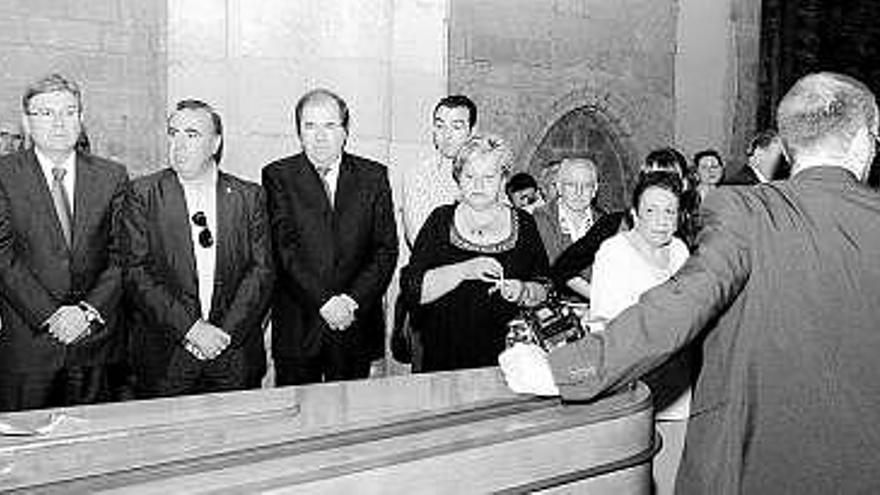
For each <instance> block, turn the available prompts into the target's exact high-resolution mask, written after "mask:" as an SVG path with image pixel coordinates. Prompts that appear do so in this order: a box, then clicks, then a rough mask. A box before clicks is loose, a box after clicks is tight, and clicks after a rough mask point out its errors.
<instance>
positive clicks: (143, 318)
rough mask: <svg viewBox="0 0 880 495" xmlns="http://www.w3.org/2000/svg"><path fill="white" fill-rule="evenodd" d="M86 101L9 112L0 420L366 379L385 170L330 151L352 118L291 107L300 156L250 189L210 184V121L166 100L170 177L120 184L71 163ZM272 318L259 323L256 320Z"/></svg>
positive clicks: (117, 173)
mask: <svg viewBox="0 0 880 495" xmlns="http://www.w3.org/2000/svg"><path fill="white" fill-rule="evenodd" d="M82 101H83V97H82V93H81V90H80V88H79V86H78V85H77V84H76V83H75V82H74V81H72V80H70V79H67V78H65V77H63V76H61V75H58V74H52V75H50V76H47V77H45V78H42V79H40V80H38V81H36V82H34V83H33V84H32V85H30V86H29V87H28V88H27V89H26V91H25V93H24V96H23V98H22V115H23V117H22V121H23V126H24V130H25V132H26V134H27V136H28V137H29V139H30V140H31V142H32V146H30V147H29V148H28V149H26V150H21V151H18V152H15V153H12V154H9V155H6V156H3V157H2V158H0V322H2V327H0V411H15V410H22V409H31V408H40V407H51V406H65V405H76V404H88V403H95V402H102V401H109V400H120V399H127V398H133V397H138V398H150V397H160V396H172V395H178V394H188V393H197V392H213V391H225V390H235V389H244V388H254V387H259V386H260V384H261V381H262V380H263V377H264V375H265V373H266V368H267V363H266V353H265V345H264V329H265V328H266V322H267V321H268V319H269V318H271V321H272V324H273V328H274V332H273V333H272V336H273V339H272V343H271V348H272V356H273V360H274V366H275V383H276V384H278V385H289V384H303V383H312V382H319V381H325V380H342V379H355V378H366V377H367V376H368V375H369V372H370V363H371V361H372V360H374V359H376V358H378V357H381V356H382V355H383V352H384V336H385V332H384V328H385V325H384V317H383V311H382V309H383V308H382V299H383V295H384V293H385V291H386V288H387V286H388V284H389V281H390V280H391V276H392V274H393V272H394V270H395V267H396V262H397V252H398V239H397V227H396V223H395V216H394V215H395V214H394V210H393V206H392V204H393V203H392V194H391V188H390V185H389V180H388V177H387V172H386V169H385V167H384V166H382V165H380V164H378V163H375V162H372V161H370V160H367V159H364V158H360V157H357V156H354V155H351V154H348V153H346V152H345V151H344V147H345V141H346V138H347V136H348V122H349V113H348V108H347V106H346V103H345V101H344V100H343V99H342V98H340V97H339V96H338V95H336V94H334V93H332V92H330V91H327V90H321V89H319V90H314V91H310V92H308V93H307V94H305V95H303V96H302V98H301V99H300V100H299V102H298V103H297V105H296V108H295V111H294V114H295V126H296V131H297V135H298V136H299V138H300V141H301V143H302V148H303V151H302V152H301V153H299V154H297V155H294V156H291V157H286V158H283V159H281V160H278V161H277V162H274V163H271V164H269V165H267V166H266V167H264V168H263V185H262V186H261V185H259V184H256V183H252V182H249V181H246V180H243V179H240V178H238V177H235V176H233V175H232V174H229V173H227V172H225V171H224V170H222V169H221V168H220V163H221V160H222V158H223V146H224V140H223V122H222V119H221V117H220V115H219V113H217V112H216V111H215V110H214V109H213V108H212V107H211V106H210V105H209V104H208V103H206V102H203V101H200V100H195V99H187V100H182V101H179V102H178V103H177V104H176V105H175V107H174V108H173V109H172V112H171V115H170V116H169V118H168V121H167V139H168V167H167V168H164V169H162V170H159V171H157V172H155V173H152V174H149V175H146V176H143V177H140V178H137V179H134V180H131V179H130V178H129V175H128V173H127V171H126V169H125V167H124V166H122V165H120V164H117V163H114V162H111V161H109V160H105V159H102V158H99V157H97V156H94V155H92V154H89V153H87V152H86V151H84V150H83V149H82V147H81V145H80V144H77V143H81V142H82V135H83V131H82V121H83V112H84V109H83V105H82ZM270 308H271V316H269V315H270Z"/></svg>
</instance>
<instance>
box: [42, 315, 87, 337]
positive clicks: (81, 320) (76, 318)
mask: <svg viewBox="0 0 880 495" xmlns="http://www.w3.org/2000/svg"><path fill="white" fill-rule="evenodd" d="M46 325H48V327H49V334H50V335H52V336H53V337H55V338H56V339H58V341H59V342H61V343H62V344H64V345H69V344H71V343H73V342H74V341H75V340H77V339H78V338H80V337H81V336H84V335H85V334H87V333H88V331H89V322H88V320H87V319H86V314H85V312H84V311H83V310H82V309H80V308H79V306H61V307H60V308H58V309H57V310H55V312H54V313H52V316H50V317H49V319H48V320H46Z"/></svg>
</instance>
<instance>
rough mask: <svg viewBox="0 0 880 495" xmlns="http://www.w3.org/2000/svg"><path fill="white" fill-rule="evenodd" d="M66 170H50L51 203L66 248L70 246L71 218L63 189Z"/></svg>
mask: <svg viewBox="0 0 880 495" xmlns="http://www.w3.org/2000/svg"><path fill="white" fill-rule="evenodd" d="M66 174H67V169H64V168H61V167H54V168H52V190H51V193H52V203H53V204H54V205H55V213H56V214H57V215H58V221H59V222H60V223H61V233H62V234H64V240H65V241H66V242H67V245H68V247H69V246H71V245H72V240H73V239H72V237H71V236H72V233H71V231H70V219H71V217H72V216H73V215H72V214H71V211H70V199H68V197H67V188H65V187H64V176H65V175H66Z"/></svg>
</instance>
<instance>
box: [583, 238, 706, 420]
mask: <svg viewBox="0 0 880 495" xmlns="http://www.w3.org/2000/svg"><path fill="white" fill-rule="evenodd" d="M629 235H632V234H627V233H626V232H620V233H618V234H616V235H614V236H613V237H611V238H609V239H607V240H605V242H603V243H602V245H601V246H600V247H599V251H598V252H597V253H596V261H595V262H594V263H593V277H592V281H591V282H590V318H591V319H597V318H602V319H607V320H611V319H613V318H614V317H615V316H617V315H619V314H620V313H622V312H623V310H625V309H626V308H628V307H630V306H632V305H633V304H635V303H637V302H639V297H640V296H641V295H642V294H643V293H645V292H647V291H648V290H650V289H652V288H654V287H656V286H658V285H660V284H662V283H663V282H665V281H667V280H669V278H670V277H672V275H673V274H675V272H677V271H678V269H679V268H681V266H682V265H683V264H684V262H685V261H686V260H687V258H688V256H689V255H690V253H689V252H688V249H687V246H686V245H685V244H684V242H682V241H681V239H678V238H675V237H674V238H673V239H672V242H671V243H670V245H669V263H668V264H667V265H666V266H665V267H658V266H657V265H655V264H654V263H651V262H650V261H649V260H648V259H647V258H646V257H645V255H644V254H642V253H641V252H640V251H639V250H638V249H637V248H636V247H635V246H634V245H633V243H632V241H630V240H629V237H628V236H629ZM690 395H691V394H690V390H688V391H687V392H685V393H683V394H682V396H681V397H679V398H678V399H677V400H676V401H675V402H674V403H673V404H671V405H670V406H669V407H667V408H666V409H664V410H663V411H659V412H658V413H657V419H659V420H680V419H687V417H688V413H689V411H690Z"/></svg>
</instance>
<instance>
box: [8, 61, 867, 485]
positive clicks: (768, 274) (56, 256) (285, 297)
mask: <svg viewBox="0 0 880 495" xmlns="http://www.w3.org/2000/svg"><path fill="white" fill-rule="evenodd" d="M82 100H83V98H82V94H81V90H80V88H79V87H78V85H77V84H76V83H75V82H73V81H71V80H69V79H67V78H65V77H63V76H60V75H57V74H53V75H50V76H47V77H45V78H43V79H40V80H38V81H36V82H35V83H34V84H32V85H31V86H29V87H28V88H27V89H26V91H25V93H24V95H23V98H22V112H23V119H22V121H23V128H24V131H25V134H26V135H27V136H28V139H29V140H30V143H31V145H30V146H29V147H28V149H26V150H21V151H17V152H14V153H11V154H8V155H6V156H3V157H0V322H2V327H0V411H14V410H21V409H27V408H38V407H49V406H62V405H75V404H86V403H94V402H100V401H107V400H116V399H121V398H130V397H144V398H149V397H160V396H171V395H178V394H187V393H196V392H213V391H225V390H235V389H244V388H254V387H258V386H259V385H260V383H261V381H262V380H263V377H264V375H265V372H266V358H265V345H264V329H265V327H266V323H267V321H271V324H272V341H271V346H270V347H271V351H272V357H273V361H274V367H275V383H276V384H277V385H294V384H306V383H313V382H321V381H329V380H346V379H358V378H366V377H367V376H368V375H369V371H370V364H371V361H373V360H374V359H376V358H379V357H381V356H382V355H383V353H384V346H385V315H384V307H383V306H384V304H385V301H384V296H385V294H386V291H387V289H388V287H389V284H390V282H391V280H392V278H393V275H394V273H395V271H396V269H397V267H398V266H402V268H401V270H400V278H399V283H400V286H399V288H400V295H399V299H398V303H397V307H398V308H399V311H396V312H395V314H396V315H397V316H399V317H400V318H396V319H398V320H399V322H398V324H401V325H406V326H408V327H410V328H411V330H412V334H413V335H414V336H415V338H414V340H413V345H414V346H415V347H416V351H417V352H416V356H417V357H416V358H414V363H413V364H414V369H415V370H416V371H440V370H452V369H460V368H470V367H478V366H491V365H494V364H496V362H497V360H498V356H499V354H501V353H502V351H504V354H502V356H507V357H508V358H507V359H505V358H504V357H502V361H503V366H502V368H503V369H504V371H505V373H507V377H508V380H509V382H510V383H511V386H512V387H513V388H514V389H515V390H521V391H526V392H528V391H540V393H546V391H547V390H553V391H557V392H558V393H560V394H561V395H562V396H563V398H564V399H565V400H573V401H577V400H592V399H593V398H595V397H597V396H601V394H603V393H606V392H608V391H613V390H617V389H618V388H620V387H623V386H626V385H627V384H629V383H631V382H632V381H633V380H635V379H637V378H639V377H643V378H645V379H646V381H647V382H648V383H649V385H650V386H651V388H652V390H653V391H654V393H655V406H656V407H657V410H658V416H657V417H658V424H659V423H661V422H664V421H669V422H671V423H673V425H674V426H672V427H670V426H668V425H667V430H666V431H664V430H663V429H662V427H661V431H664V435H667V438H668V441H669V445H670V447H669V448H667V449H665V452H667V453H668V454H667V455H668V456H669V458H668V460H663V458H662V457H661V459H660V460H658V463H660V464H662V463H665V462H670V463H672V468H671V470H672V472H673V473H674V472H675V471H676V469H677V462H678V457H679V455H678V452H680V449H681V448H682V444H684V447H683V448H684V460H683V467H682V469H681V472H680V473H679V476H678V484H677V485H676V486H677V488H676V489H677V490H679V491H681V492H687V493H742V492H746V493H768V492H773V493H783V492H798V493H807V492H828V491H834V489H835V488H839V487H848V488H852V489H853V491H862V492H865V491H870V488H871V487H874V488H876V486H874V484H872V483H874V482H873V481H872V479H867V478H866V477H864V476H861V477H860V476H852V473H851V472H850V466H856V465H859V466H867V467H869V468H877V467H880V454H878V452H880V449H878V448H877V447H878V442H877V441H876V440H877V438H878V435H880V431H877V427H876V426H875V423H876V422H875V421H873V419H872V415H871V411H873V410H875V409H876V407H874V406H877V405H878V404H877V399H876V398H877V397H880V390H878V389H877V387H878V385H877V383H880V381H878V380H874V379H871V378H870V377H871V376H872V375H871V373H872V372H871V370H872V369H873V367H872V366H871V365H872V364H873V359H874V357H875V356H876V355H878V353H880V338H878V337H880V334H878V332H877V331H876V322H877V321H880V314H878V308H880V306H878V305H877V304H876V301H875V300H874V299H875V298H874V292H875V289H876V288H877V287H878V286H880V261H878V260H880V252H878V249H880V239H878V238H877V236H878V232H880V195H878V193H877V192H876V191H874V190H872V189H870V188H868V187H866V186H865V185H863V184H861V183H860V181H861V180H863V179H864V178H865V177H866V175H867V170H868V167H869V165H870V163H871V160H872V159H873V157H874V154H875V153H876V142H877V135H878V133H880V128H878V122H880V116H878V110H877V105H876V101H875V99H874V96H873V94H872V93H870V91H868V90H867V88H866V87H865V86H864V85H862V84H861V83H859V82H858V81H855V80H853V79H851V78H848V77H845V76H840V75H837V74H830V73H821V74H815V75H811V76H807V77H805V78H804V79H802V80H801V81H799V82H798V83H797V84H796V85H795V86H794V87H793V88H792V90H791V91H790V92H789V93H788V95H786V97H785V98H784V99H783V100H782V102H781V103H780V107H779V114H778V124H779V135H776V134H775V133H761V134H759V135H758V136H757V137H756V138H755V139H754V140H753V142H752V144H751V145H750V147H749V163H748V165H747V166H746V167H743V170H742V171H740V173H738V174H736V176H733V177H730V178H729V179H726V180H725V178H724V164H723V160H722V159H721V156H720V155H719V154H718V153H717V152H714V151H712V150H706V151H702V152H699V153H697V154H696V155H695V157H694V160H693V166H692V167H689V166H688V164H687V160H686V159H685V158H684V157H683V156H682V154H681V153H679V152H678V151H676V150H675V149H673V148H663V149H659V150H656V151H654V152H652V153H650V154H649V155H648V156H647V157H646V158H645V160H644V162H643V164H642V165H641V167H640V169H639V171H638V174H637V177H636V180H635V183H634V184H633V187H632V191H633V194H632V198H631V203H630V205H629V206H630V207H629V208H626V209H624V210H620V211H605V210H604V209H602V208H599V207H598V206H597V205H596V204H595V197H596V190H597V188H598V187H600V186H599V185H600V166H599V164H597V163H595V162H594V161H593V160H591V159H589V158H585V157H570V158H566V159H564V160H562V161H561V162H559V163H558V164H556V173H555V179H554V181H553V189H554V191H555V192H554V193H553V194H550V195H547V196H546V197H541V195H539V194H537V193H538V190H539V188H538V187H537V184H536V183H535V181H534V180H532V181H529V180H528V179H529V177H528V176H513V177H511V172H512V170H513V168H514V166H513V153H512V151H511V149H510V148H509V147H508V146H507V145H506V144H505V143H504V142H503V141H502V140H501V139H499V138H497V137H494V136H488V135H479V134H477V133H476V131H475V130H476V122H477V108H476V105H475V104H474V103H473V102H472V101H471V100H470V99H469V98H467V97H466V96H462V95H455V96H449V97H446V98H443V99H441V100H440V101H439V102H438V103H437V105H436V106H435V108H434V110H433V113H432V119H433V132H432V136H433V142H434V148H435V151H436V153H435V154H434V155H433V156H431V157H430V158H429V159H427V160H426V161H425V162H424V163H421V164H419V165H418V166H416V167H412V168H407V169H404V170H405V173H404V175H403V177H402V180H401V188H400V195H399V196H398V197H397V200H396V201H395V199H394V198H395V195H394V194H392V188H391V186H390V181H389V178H388V171H387V169H386V167H385V166H383V165H381V164H379V163H376V162H374V161H371V160H368V159H366V158H362V157H359V156H355V155H353V154H350V153H348V152H347V151H345V145H346V140H347V138H348V132H349V122H350V114H349V109H348V106H347V104H346V102H345V101H344V100H343V99H342V98H341V97H340V96H338V95H337V94H335V93H333V92H331V91H329V90H325V89H317V90H312V91H309V92H308V93H306V94H304V95H303V96H302V97H301V98H300V99H299V100H298V102H297V103H296V106H295V108H294V112H293V113H294V126H295V130H296V134H297V136H298V138H299V141H300V143H301V145H302V152H300V153H298V154H296V155H293V156H288V157H285V158H282V159H280V160H277V161H275V162H273V163H270V164H268V165H266V166H265V167H263V169H262V185H260V184H256V183H252V182H249V181H246V180H243V179H241V178H237V177H235V176H233V175H231V174H229V173H227V172H225V171H223V170H221V168H220V164H221V162H222V158H223V147H224V139H223V122H222V118H221V116H220V115H219V113H218V112H217V111H216V110H215V109H214V108H212V107H211V106H210V105H209V104H208V103H206V102H203V101H200V100H195V99H187V100H182V101H179V102H178V103H177V104H176V105H175V106H174V108H173V109H172V111H171V114H170V116H169V118H168V121H167V139H168V167H167V168H165V169H162V170H159V171H157V172H154V173H152V174H149V175H146V176H143V177H140V178H137V179H134V180H131V179H129V176H128V174H127V172H126V169H125V167H123V166H122V165H120V164H117V163H113V162H111V161H109V160H105V159H102V158H99V157H97V156H94V155H92V154H90V153H88V152H87V151H86V150H84V149H83V148H82V145H81V144H78V143H81V142H82V136H84V132H83V128H82V122H83V112H84V109H83V105H82ZM783 155H784V157H785V161H783V160H781V159H780V158H781V157H782V156H783ZM784 163H790V167H791V174H792V177H791V178H790V179H789V180H785V181H772V182H768V181H769V180H770V179H773V178H779V177H780V174H787V169H785V167H783V166H781V164H784ZM723 184H744V185H750V187H719V185H723ZM757 184H761V185H759V186H756V187H751V185H757ZM520 206H521V207H520ZM398 220H399V223H400V229H401V232H402V234H403V241H404V243H405V246H406V249H404V250H403V251H402V254H403V257H402V259H401V260H400V263H399V262H398V261H399V260H398V256H399V254H401V253H399V252H398V251H399V242H398ZM554 294H557V295H560V297H565V296H566V295H567V296H571V297H574V298H578V297H580V298H583V299H586V300H588V301H589V302H590V305H591V307H590V312H589V319H590V325H591V326H590V329H591V330H593V331H594V332H593V333H589V334H587V335H586V336H585V337H584V338H583V339H581V340H579V341H577V342H573V343H569V344H567V345H563V346H561V347H559V348H555V349H550V350H549V354H548V353H547V352H545V351H543V350H536V349H533V348H527V350H523V349H522V346H520V345H517V346H514V347H513V348H512V349H509V350H507V351H505V350H504V349H505V344H506V342H505V337H506V333H507V326H506V324H507V322H508V321H510V320H511V319H512V318H514V317H515V316H516V315H517V313H518V312H520V311H522V310H524V309H528V308H531V307H534V306H537V305H539V304H541V303H543V302H545V301H546V300H547V299H548V297H550V296H551V295H554ZM700 351H702V352H700ZM517 352H518V353H519V354H516V353H517ZM695 355H696V356H697V361H699V357H700V355H701V357H702V363H701V364H696V363H697V361H694V359H693V358H694V356H695ZM510 356H517V358H519V357H520V356H522V359H521V360H517V359H511V358H510ZM539 369H540V370H549V371H547V372H546V373H544V372H534V373H533V372H532V371H534V370H539ZM866 374H867V375H866ZM541 376H544V377H552V381H553V382H554V383H549V384H548V383H542V384H539V385H537V386H534V387H533V384H529V383H526V384H523V383H518V380H520V379H522V377H541ZM866 376H867V378H866ZM526 381H528V380H526ZM691 390H692V391H693V393H691ZM685 428H686V429H687V438H686V441H685V440H683V438H684V431H685ZM676 438H678V441H676ZM792 472H797V473H802V474H803V476H801V477H798V478H797V479H795V478H794V477H792V476H790V475H786V473H792ZM660 489H661V490H667V489H670V488H668V487H667V488H663V487H660Z"/></svg>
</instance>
